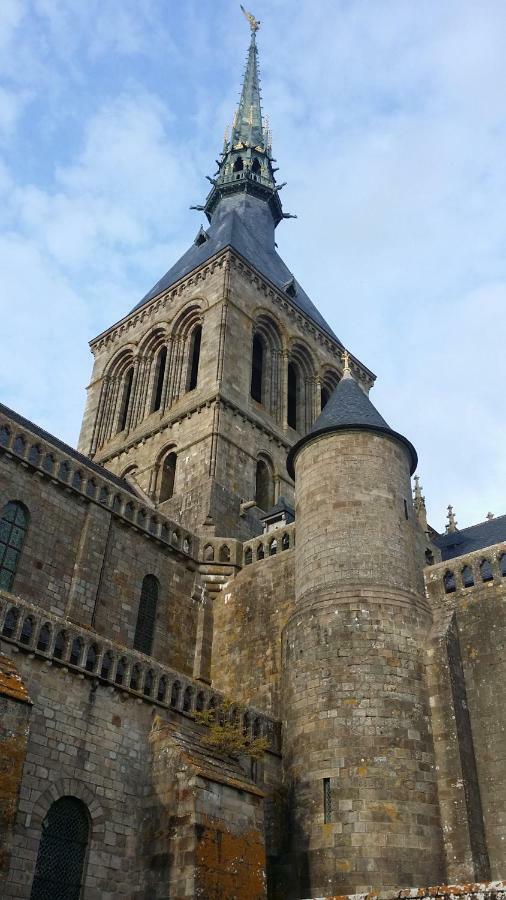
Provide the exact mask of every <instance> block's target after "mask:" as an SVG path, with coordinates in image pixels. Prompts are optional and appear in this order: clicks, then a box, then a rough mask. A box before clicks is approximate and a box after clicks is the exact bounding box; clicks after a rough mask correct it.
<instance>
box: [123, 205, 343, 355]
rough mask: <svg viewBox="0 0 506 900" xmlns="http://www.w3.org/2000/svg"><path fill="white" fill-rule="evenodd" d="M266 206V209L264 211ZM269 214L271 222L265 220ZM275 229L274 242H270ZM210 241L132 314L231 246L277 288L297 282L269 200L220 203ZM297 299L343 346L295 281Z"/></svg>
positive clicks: (186, 255) (173, 270) (292, 299)
mask: <svg viewBox="0 0 506 900" xmlns="http://www.w3.org/2000/svg"><path fill="white" fill-rule="evenodd" d="M262 207H263V208H262ZM265 213H267V215H268V216H269V217H270V218H271V222H270V223H269V222H266V221H265ZM271 229H272V241H269V240H267V237H270V235H268V234H266V232H267V231H270V230H271ZM205 234H206V235H207V238H208V239H207V240H206V241H204V243H201V244H199V245H197V244H195V243H194V244H192V246H191V247H190V248H189V249H188V250H187V251H186V253H184V254H183V256H182V257H181V258H180V259H179V260H178V261H177V263H175V264H174V265H173V266H172V268H171V269H169V271H168V272H166V273H165V275H164V276H163V278H161V279H160V281H157V283H156V284H155V286H154V287H153V288H152V289H151V290H150V291H149V292H148V293H147V294H146V296H145V297H143V298H142V300H141V301H140V303H138V304H137V305H136V306H134V309H133V310H132V312H133V311H134V310H136V309H140V307H141V306H144V304H145V303H148V302H149V300H151V299H152V298H153V297H156V295H157V294H159V293H161V291H165V290H167V288H169V287H171V286H172V285H173V284H175V283H176V281H179V279H180V278H184V277H185V276H186V275H189V274H190V272H192V271H193V270H194V269H196V268H198V266H201V265H202V264H203V263H205V262H206V261H207V260H209V259H211V257H212V256H214V255H215V254H216V253H219V252H220V251H221V250H224V249H225V247H231V248H232V249H233V250H235V251H236V252H237V253H239V254H240V255H241V256H242V257H244V259H245V260H246V262H248V263H249V264H250V265H251V266H253V268H255V269H256V270H257V271H258V272H260V274H261V275H264V276H265V277H266V278H267V279H268V280H269V281H271V282H272V284H274V285H275V287H277V288H279V290H281V291H284V288H285V285H286V284H287V283H289V282H291V280H292V279H293V274H292V272H290V269H289V268H288V266H287V265H286V264H285V263H284V262H283V260H282V259H281V257H280V255H279V253H277V252H276V248H275V246H274V224H273V223H272V217H271V213H270V211H269V209H268V206H267V204H266V203H265V201H263V200H260V199H258V198H256V197H252V196H251V195H248V194H234V195H233V196H231V197H227V198H226V199H224V200H222V201H221V202H220V205H219V208H218V209H217V210H216V213H215V214H214V216H213V220H212V222H211V225H210V226H209V228H208V229H207V231H206V232H205ZM294 286H295V290H296V294H295V297H293V296H292V295H291V294H290V295H287V297H288V299H289V301H290V303H292V304H293V305H294V306H295V307H297V308H298V309H299V310H300V311H301V312H302V313H304V315H306V316H308V318H309V319H311V320H312V321H313V322H314V323H315V324H316V325H318V327H319V328H321V329H322V331H324V332H325V333H326V334H328V335H329V337H331V338H332V339H333V340H334V341H337V342H338V343H340V341H339V339H338V338H337V337H336V335H335V334H334V332H333V331H332V329H331V327H330V325H328V324H327V322H326V321H325V319H324V318H323V316H322V315H321V314H320V313H319V312H318V310H317V309H316V306H315V305H314V304H313V303H312V302H311V300H310V299H309V297H308V295H307V294H306V292H305V291H304V290H303V288H302V287H301V286H300V284H299V283H298V282H297V281H294Z"/></svg>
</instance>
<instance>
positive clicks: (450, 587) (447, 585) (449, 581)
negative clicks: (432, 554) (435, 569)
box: [443, 571, 456, 594]
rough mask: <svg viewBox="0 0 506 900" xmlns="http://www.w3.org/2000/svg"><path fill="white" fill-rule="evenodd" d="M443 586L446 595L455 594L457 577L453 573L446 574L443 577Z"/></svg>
mask: <svg viewBox="0 0 506 900" xmlns="http://www.w3.org/2000/svg"><path fill="white" fill-rule="evenodd" d="M443 584H444V589H445V594H453V592H454V591H455V589H456V587H455V575H454V574H453V572H450V571H448V572H445V574H444V577H443Z"/></svg>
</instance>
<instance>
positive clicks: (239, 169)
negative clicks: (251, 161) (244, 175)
mask: <svg viewBox="0 0 506 900" xmlns="http://www.w3.org/2000/svg"><path fill="white" fill-rule="evenodd" d="M243 169H244V163H243V161H242V156H238V157H237V159H236V161H235V163H234V172H242V170H243Z"/></svg>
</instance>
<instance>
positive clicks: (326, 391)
mask: <svg viewBox="0 0 506 900" xmlns="http://www.w3.org/2000/svg"><path fill="white" fill-rule="evenodd" d="M329 400H330V391H329V389H328V388H327V387H322V409H324V408H325V407H326V405H327V403H328V402H329Z"/></svg>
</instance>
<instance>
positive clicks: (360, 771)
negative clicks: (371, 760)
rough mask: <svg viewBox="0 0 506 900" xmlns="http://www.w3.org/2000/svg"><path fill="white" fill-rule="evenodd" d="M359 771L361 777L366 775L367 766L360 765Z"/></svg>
mask: <svg viewBox="0 0 506 900" xmlns="http://www.w3.org/2000/svg"><path fill="white" fill-rule="evenodd" d="M357 772H358V774H359V775H360V777H361V778H363V777H364V775H367V766H359V767H358V769H357Z"/></svg>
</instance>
